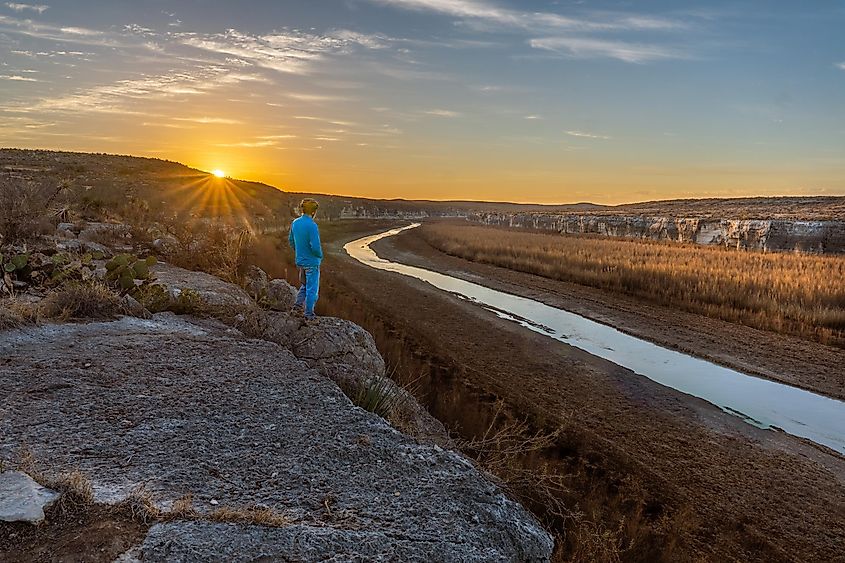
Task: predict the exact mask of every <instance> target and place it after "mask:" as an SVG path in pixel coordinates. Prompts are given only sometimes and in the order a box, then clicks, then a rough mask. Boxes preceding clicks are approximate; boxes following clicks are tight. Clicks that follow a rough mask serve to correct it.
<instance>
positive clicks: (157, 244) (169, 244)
mask: <svg viewBox="0 0 845 563" xmlns="http://www.w3.org/2000/svg"><path fill="white" fill-rule="evenodd" d="M177 248H179V239H177V238H176V237H174V236H171V235H163V236H161V237H159V238H157V239H155V240H153V249H154V250H155V251H156V252H158V253H160V254H163V255H165V256H166V255H168V254H171V253H173V252H175V251H176V249H177Z"/></svg>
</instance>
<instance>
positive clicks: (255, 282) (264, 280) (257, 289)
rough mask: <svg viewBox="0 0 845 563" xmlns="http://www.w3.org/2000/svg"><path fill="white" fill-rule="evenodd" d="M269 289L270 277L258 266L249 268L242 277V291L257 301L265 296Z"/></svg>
mask: <svg viewBox="0 0 845 563" xmlns="http://www.w3.org/2000/svg"><path fill="white" fill-rule="evenodd" d="M269 287H270V276H268V275H267V272H265V271H264V270H262V269H261V268H259V267H258V266H254V265H253V266H250V267H249V268H248V269H247V272H246V276H245V277H244V289H246V291H247V293H249V295H250V297H252V298H253V299H255V300H256V301H259V300H260V299H262V298H264V297H266V296H267V292H268V290H269Z"/></svg>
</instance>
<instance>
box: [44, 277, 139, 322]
mask: <svg viewBox="0 0 845 563" xmlns="http://www.w3.org/2000/svg"><path fill="white" fill-rule="evenodd" d="M39 311H40V314H41V316H43V317H44V318H48V319H55V320H59V321H67V320H72V319H103V320H107V319H113V318H115V317H117V316H118V315H120V314H121V313H123V308H122V306H121V304H120V297H119V296H118V295H117V294H116V293H115V292H113V291H112V290H111V289H109V288H108V287H107V286H105V285H102V284H99V283H90V284H84V283H80V284H69V285H67V286H65V287H64V288H62V289H60V290H58V291H54V292H53V293H50V294H49V295H48V296H47V298H46V299H44V301H43V302H42V303H41V307H40V309H39Z"/></svg>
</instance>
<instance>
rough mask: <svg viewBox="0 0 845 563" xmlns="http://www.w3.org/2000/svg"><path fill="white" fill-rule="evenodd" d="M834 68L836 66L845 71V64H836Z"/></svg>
mask: <svg viewBox="0 0 845 563" xmlns="http://www.w3.org/2000/svg"><path fill="white" fill-rule="evenodd" d="M833 66H835V67H836V68H838V69H839V70H845V62H842V63H836V64H835V65H833Z"/></svg>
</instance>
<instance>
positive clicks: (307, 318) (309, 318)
mask: <svg viewBox="0 0 845 563" xmlns="http://www.w3.org/2000/svg"><path fill="white" fill-rule="evenodd" d="M305 322H306V323H308V324H313V323H316V322H317V315H314V314H311V315H308V314H306V315H305Z"/></svg>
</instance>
